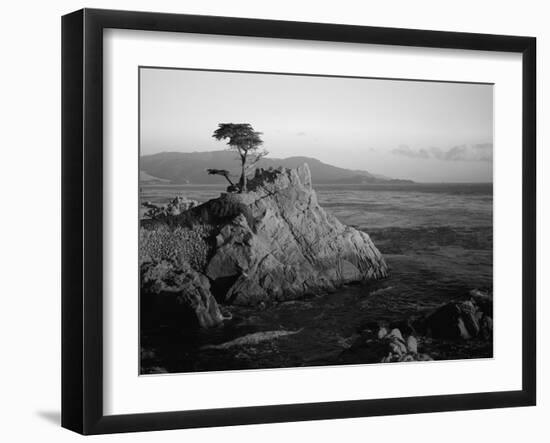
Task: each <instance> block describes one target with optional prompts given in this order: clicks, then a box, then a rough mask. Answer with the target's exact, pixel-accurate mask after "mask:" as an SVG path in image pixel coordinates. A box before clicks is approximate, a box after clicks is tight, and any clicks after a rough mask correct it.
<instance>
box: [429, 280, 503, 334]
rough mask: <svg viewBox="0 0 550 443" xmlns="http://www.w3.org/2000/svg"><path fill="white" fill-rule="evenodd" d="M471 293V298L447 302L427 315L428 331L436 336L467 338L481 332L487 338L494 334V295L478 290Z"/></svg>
mask: <svg viewBox="0 0 550 443" xmlns="http://www.w3.org/2000/svg"><path fill="white" fill-rule="evenodd" d="M470 295H471V296H472V298H471V299H470V300H467V301H462V302H451V303H447V304H445V305H443V306H442V307H440V308H438V309H437V310H436V311H435V312H433V313H432V314H430V315H429V316H427V317H426V319H425V328H426V330H427V331H428V333H429V334H430V335H431V336H432V337H434V338H446V339H457V338H462V339H465V340H469V339H471V338H474V337H477V336H479V335H480V334H482V335H483V337H485V338H489V337H490V336H492V324H493V322H492V309H493V308H492V305H493V303H492V296H491V295H489V294H487V293H482V292H480V291H478V290H475V291H472V292H470ZM489 314H491V315H489Z"/></svg>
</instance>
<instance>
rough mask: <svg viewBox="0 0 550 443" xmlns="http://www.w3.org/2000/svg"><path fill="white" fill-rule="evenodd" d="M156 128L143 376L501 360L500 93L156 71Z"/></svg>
mask: <svg viewBox="0 0 550 443" xmlns="http://www.w3.org/2000/svg"><path fill="white" fill-rule="evenodd" d="M138 118H139V128H140V129H139V164H140V167H139V169H140V172H139V279H140V292H139V300H140V322H139V324H140V334H139V335H140V356H139V357H140V374H142V375H146V374H164V373H185V372H204V371H226V370H246V369H256V370H258V369H273V368H298V367H311V366H334V365H351V364H353V365H358V364H371V363H377V364H390V363H403V364H407V363H408V364H414V362H422V363H421V364H433V363H431V362H433V361H442V360H457V359H481V358H492V357H493V149H494V146H493V85H492V84H487V83H462V82H437V81H422V80H409V79H385V78H384V79H382V78H366V77H341V76H322V75H296V74H290V73H256V72H240V71H214V70H199V69H179V68H178V69H176V68H164V67H140V68H139V117H138ZM417 364H418V363H417Z"/></svg>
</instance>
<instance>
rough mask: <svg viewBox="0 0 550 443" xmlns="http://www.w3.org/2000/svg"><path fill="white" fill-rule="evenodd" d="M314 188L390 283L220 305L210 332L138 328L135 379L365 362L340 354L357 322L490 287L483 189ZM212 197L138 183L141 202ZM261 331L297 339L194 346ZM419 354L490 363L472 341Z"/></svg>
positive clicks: (426, 307) (427, 307)
mask: <svg viewBox="0 0 550 443" xmlns="http://www.w3.org/2000/svg"><path fill="white" fill-rule="evenodd" d="M314 187H315V190H316V192H317V196H318V200H319V203H320V204H321V206H322V207H323V208H325V209H326V210H327V211H328V212H330V213H332V214H334V215H335V216H336V217H337V218H338V219H339V220H340V221H341V222H343V223H345V224H347V225H350V226H353V227H355V228H357V229H360V230H362V231H364V232H366V233H368V234H369V235H370V236H371V238H372V240H373V241H374V243H375V245H376V246H377V247H378V249H379V250H380V251H381V252H382V254H383V255H384V257H385V259H386V261H387V263H388V265H389V267H390V273H391V276H390V277H389V278H387V279H384V280H381V281H377V282H372V283H369V284H362V285H351V286H348V287H345V288H342V289H341V290H339V291H337V292H336V293H333V294H326V295H319V296H317V297H310V298H308V299H304V300H297V301H292V302H286V303H282V304H279V305H276V306H270V307H265V308H262V307H259V308H242V307H231V306H229V307H224V310H225V311H226V312H227V313H230V314H231V315H232V316H233V319H232V320H231V321H229V322H227V324H226V325H224V326H223V327H221V328H217V329H214V330H210V331H191V332H190V331H183V330H181V331H179V330H173V329H169V328H168V329H162V330H156V331H142V352H144V357H143V359H142V372H144V373H151V372H164V371H167V372H187V371H208V370H224V369H247V368H256V369H257V368H275V367H298V366H311V365H316V366H317V365H333V364H346V363H370V362H372V361H371V357H365V356H364V355H350V353H349V352H346V349H347V347H348V345H349V343H350V342H351V341H353V340H354V339H355V338H356V336H357V334H358V333H360V331H361V330H362V329H364V328H365V327H366V325H369V324H372V323H378V324H385V323H388V324H391V323H392V322H399V321H401V320H405V319H406V318H408V317H410V316H415V315H419V314H422V313H425V312H430V311H431V310H433V309H435V308H437V307H438V306H441V305H442V304H444V303H446V302H448V301H451V300H460V299H466V298H467V297H468V292H469V291H470V290H471V289H474V288H481V289H489V290H492V279H493V271H492V268H493V227H492V224H493V222H492V221H493V197H492V185H491V184H414V185H337V186H333V185H317V186H315V185H314ZM221 191H223V187H222V186H220V187H216V186H191V185H182V186H143V187H142V192H141V200H142V201H151V202H156V203H165V202H167V201H168V200H169V199H171V198H173V197H174V196H175V195H185V196H187V197H188V198H191V199H195V200H198V201H200V202H202V201H206V200H208V199H210V198H214V197H216V196H218V195H219V193H220V192H221ZM496 296H497V297H498V294H496ZM265 331H289V332H296V331H299V332H298V333H296V334H294V335H287V336H284V337H280V338H277V339H273V340H265V341H261V342H259V343H256V344H251V345H248V346H244V347H238V346H237V347H231V348H228V349H221V350H220V349H204V347H205V346H209V345H216V344H221V343H225V342H228V341H230V340H233V339H236V338H239V337H242V336H244V335H246V334H252V333H257V332H265ZM422 347H424V349H422ZM201 348H202V349H201ZM420 351H421V352H429V353H430V354H431V355H432V356H433V357H434V358H435V359H455V358H480V357H491V356H492V346H488V345H487V344H486V343H485V344H484V343H477V342H475V341H472V342H469V343H449V342H443V341H440V342H437V341H435V342H433V341H432V342H430V343H428V342H426V343H424V344H421V349H420Z"/></svg>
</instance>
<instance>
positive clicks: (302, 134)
mask: <svg viewBox="0 0 550 443" xmlns="http://www.w3.org/2000/svg"><path fill="white" fill-rule="evenodd" d="M296 135H297V136H298V137H305V136H306V135H307V134H306V133H305V132H304V131H299V132H297V133H296Z"/></svg>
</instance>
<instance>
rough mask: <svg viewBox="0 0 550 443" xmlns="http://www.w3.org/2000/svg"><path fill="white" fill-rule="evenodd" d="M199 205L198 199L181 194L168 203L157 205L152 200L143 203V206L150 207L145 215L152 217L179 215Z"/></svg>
mask: <svg viewBox="0 0 550 443" xmlns="http://www.w3.org/2000/svg"><path fill="white" fill-rule="evenodd" d="M198 205H199V203H198V202H197V201H196V200H191V199H188V198H186V197H183V196H180V195H178V196H176V197H175V198H174V199H173V200H171V201H170V202H169V203H168V204H166V205H156V204H154V203H151V202H145V203H144V204H143V206H144V207H146V208H147V209H148V211H147V212H146V213H145V217H147V218H150V219H157V218H162V217H169V216H175V215H179V214H181V213H182V212H185V211H188V210H189V209H191V208H194V207H195V206H198Z"/></svg>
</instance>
